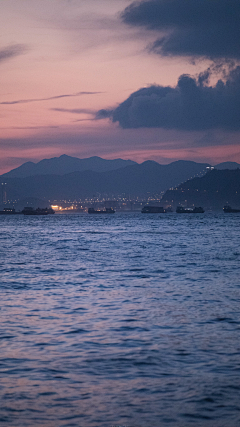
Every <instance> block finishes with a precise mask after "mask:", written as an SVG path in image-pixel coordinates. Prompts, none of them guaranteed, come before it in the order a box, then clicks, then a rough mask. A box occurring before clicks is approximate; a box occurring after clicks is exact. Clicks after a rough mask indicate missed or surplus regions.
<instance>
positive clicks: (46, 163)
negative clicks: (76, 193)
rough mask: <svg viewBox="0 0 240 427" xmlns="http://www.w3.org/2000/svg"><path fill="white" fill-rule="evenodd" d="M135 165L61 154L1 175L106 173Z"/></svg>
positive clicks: (16, 176) (127, 161)
mask: <svg viewBox="0 0 240 427" xmlns="http://www.w3.org/2000/svg"><path fill="white" fill-rule="evenodd" d="M134 164H137V163H136V162H134V161H132V160H123V159H114V160H106V159H102V158H101V157H97V156H93V157H89V158H86V159H78V158H77V157H72V156H67V155H66V154H63V155H62V156H60V157H53V158H52V159H43V160H41V161H40V162H38V163H33V162H26V163H23V165H21V166H19V167H18V168H16V169H12V170H11V171H10V172H7V173H5V174H3V175H2V176H4V177H8V178H25V177H27V176H35V175H65V174H67V173H72V172H83V171H86V170H92V171H95V172H106V171H110V170H115V169H120V168H123V167H125V166H130V165H134Z"/></svg>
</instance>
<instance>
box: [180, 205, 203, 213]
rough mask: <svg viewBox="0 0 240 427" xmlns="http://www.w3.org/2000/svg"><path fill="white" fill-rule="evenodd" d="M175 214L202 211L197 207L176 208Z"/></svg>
mask: <svg viewBox="0 0 240 427" xmlns="http://www.w3.org/2000/svg"><path fill="white" fill-rule="evenodd" d="M176 212H177V213H204V212H205V211H204V209H203V208H202V207H201V206H199V207H195V208H184V207H183V206H178V207H177V209H176Z"/></svg>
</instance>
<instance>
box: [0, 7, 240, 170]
mask: <svg viewBox="0 0 240 427" xmlns="http://www.w3.org/2000/svg"><path fill="white" fill-rule="evenodd" d="M0 24H1V29H2V31H1V38H0V81H1V85H0V174H1V173H4V172H7V171H9V170H11V169H13V168H15V167H17V166H20V165H21V164H22V163H24V162H26V161H34V162H37V161H39V160H41V159H44V158H51V157H56V156H60V155H62V154H68V155H70V156H76V157H79V158H85V157H90V156H100V157H103V158H106V159H114V158H119V157H120V158H123V159H132V160H135V161H137V162H139V163H140V162H143V161H145V160H148V159H151V160H155V161H157V162H159V163H162V164H167V163H170V162H172V161H175V160H180V159H185V160H193V161H196V162H208V163H211V164H216V163H220V162H223V161H237V162H239V163H240V144H239V142H240V67H239V64H240V2H239V0H146V1H145V0H142V1H137V2H132V1H129V0H41V1H39V0H21V1H19V0H1V15H0Z"/></svg>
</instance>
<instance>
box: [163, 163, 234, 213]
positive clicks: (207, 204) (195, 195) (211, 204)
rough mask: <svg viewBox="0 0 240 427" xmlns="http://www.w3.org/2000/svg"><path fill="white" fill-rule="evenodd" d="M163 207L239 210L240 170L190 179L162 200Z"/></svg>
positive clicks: (221, 171) (167, 192)
mask: <svg viewBox="0 0 240 427" xmlns="http://www.w3.org/2000/svg"><path fill="white" fill-rule="evenodd" d="M162 202H163V204H165V205H169V204H170V205H172V206H173V208H176V206H178V205H182V206H186V207H192V206H202V207H203V208H205V209H213V210H222V209H223V207H224V205H226V204H229V205H230V206H231V207H233V208H234V207H239V208H240V169H235V170H228V169H225V170H217V169H214V170H212V171H210V172H208V173H207V174H206V175H205V176H203V177H202V178H194V179H191V180H189V181H187V182H185V183H184V184H182V185H180V186H179V187H178V188H176V189H174V190H168V191H166V193H165V194H164V196H163V198H162Z"/></svg>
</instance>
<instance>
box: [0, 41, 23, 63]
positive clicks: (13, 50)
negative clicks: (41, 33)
mask: <svg viewBox="0 0 240 427" xmlns="http://www.w3.org/2000/svg"><path fill="white" fill-rule="evenodd" d="M26 51H27V46H25V45H23V44H14V45H11V46H8V47H5V48H3V49H0V62H3V61H6V60H8V59H10V58H14V57H15V56H19V55H22V54H24V53H25V52H26Z"/></svg>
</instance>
